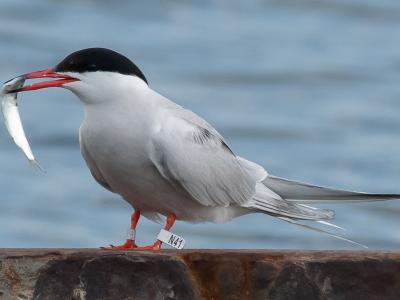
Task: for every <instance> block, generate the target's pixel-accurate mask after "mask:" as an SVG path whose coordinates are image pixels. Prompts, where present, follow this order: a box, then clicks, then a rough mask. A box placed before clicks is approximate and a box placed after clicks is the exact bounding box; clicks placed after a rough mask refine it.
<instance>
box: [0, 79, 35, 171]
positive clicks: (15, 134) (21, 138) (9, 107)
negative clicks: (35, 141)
mask: <svg viewBox="0 0 400 300" xmlns="http://www.w3.org/2000/svg"><path fill="white" fill-rule="evenodd" d="M24 82H25V77H24V76H19V77H15V78H13V79H11V80H9V81H7V82H5V83H4V84H3V87H2V89H1V91H0V97H1V111H2V113H3V117H4V123H5V124H6V127H7V131H8V133H9V134H10V136H11V137H12V139H13V140H14V142H15V144H16V145H17V146H18V147H19V148H21V150H22V151H23V152H24V154H25V156H26V157H27V158H28V160H29V162H30V163H31V164H33V165H35V166H36V167H38V168H40V169H42V168H41V167H40V165H39V163H38V162H37V161H36V159H35V156H34V155H33V153H32V150H31V147H30V146H29V143H28V140H27V139H26V136H25V132H24V128H23V126H22V123H21V118H20V116H19V112H18V106H17V93H8V92H9V91H12V90H15V89H18V88H20V87H22V86H23V84H24Z"/></svg>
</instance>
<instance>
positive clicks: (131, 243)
mask: <svg viewBox="0 0 400 300" xmlns="http://www.w3.org/2000/svg"><path fill="white" fill-rule="evenodd" d="M139 219H140V210H139V209H136V210H135V211H134V212H133V214H132V215H131V228H130V232H129V236H128V238H127V239H126V241H125V243H124V244H122V245H119V246H113V245H111V246H110V247H102V249H106V250H130V249H135V248H137V245H136V243H135V232H136V226H137V223H138V221H139Z"/></svg>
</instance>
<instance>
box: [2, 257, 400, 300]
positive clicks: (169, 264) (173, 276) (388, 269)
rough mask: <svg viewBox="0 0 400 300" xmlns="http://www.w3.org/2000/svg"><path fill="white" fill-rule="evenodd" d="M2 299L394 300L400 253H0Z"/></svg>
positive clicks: (398, 293) (398, 295)
mask: <svg viewBox="0 0 400 300" xmlns="http://www.w3.org/2000/svg"><path fill="white" fill-rule="evenodd" d="M0 299H86V300H90V299H185V300H186V299H307V300H312V299H396V300H398V299H400V253H398V252H370V251H265V250H184V251H174V250H162V251H158V252H124V251H117V252H114V251H106V250H97V249H0Z"/></svg>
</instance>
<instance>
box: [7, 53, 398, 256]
mask: <svg viewBox="0 0 400 300" xmlns="http://www.w3.org/2000/svg"><path fill="white" fill-rule="evenodd" d="M23 77H24V78H25V79H42V78H52V79H54V80H49V81H43V82H36V83H33V84H30V85H25V86H23V87H20V88H18V89H15V90H13V91H10V92H26V91H33V90H38V89H43V88H50V87H62V88H65V89H67V90H69V91H71V92H72V93H73V94H75V95H76V96H77V97H78V98H79V99H80V102H81V103H82V104H83V107H84V118H83V122H82V124H81V126H80V128H79V143H80V149H81V153H82V156H83V158H84V160H85V162H86V164H87V166H88V168H89V169H90V172H91V174H92V175H93V177H94V179H95V180H96V181H97V182H98V183H99V184H100V185H101V186H103V187H104V188H105V189H107V190H109V191H111V192H113V193H116V194H119V195H120V196H121V197H122V198H123V199H124V200H126V201H127V202H128V203H130V204H131V206H132V207H133V213H132V215H131V222H130V233H129V235H128V238H127V239H126V241H125V242H124V243H123V244H121V245H118V246H112V245H111V246H110V247H105V249H109V250H113V249H114V250H158V249H160V248H161V245H162V241H160V240H158V239H157V240H156V241H155V242H154V243H153V244H151V245H147V246H139V245H137V244H136V228H137V224H138V221H139V218H140V216H142V215H143V216H144V217H146V218H148V219H150V220H153V221H159V220H160V219H161V218H163V217H165V218H166V222H165V226H164V227H163V229H164V230H167V231H168V230H170V229H171V228H172V226H173V225H174V222H175V221H176V220H180V221H186V222H191V223H202V222H213V223H226V222H228V221H230V220H232V219H233V218H236V217H239V216H243V215H247V214H253V213H263V214H267V215H270V216H273V217H276V218H279V219H281V220H283V221H286V222H289V223H292V224H295V225H299V226H302V227H305V228H308V229H312V230H316V231H321V232H324V233H328V234H330V235H332V236H334V237H337V238H340V239H343V240H346V241H350V240H348V239H346V238H344V237H341V236H338V235H335V234H333V233H330V232H329V231H326V230H322V229H319V227H313V226H311V225H309V222H307V221H314V222H318V223H322V224H325V225H331V226H334V227H338V226H337V225H334V224H332V223H330V222H328V221H329V220H331V219H333V218H334V211H333V210H331V209H326V208H317V207H314V206H310V204H311V205H312V204H314V203H324V204H325V203H349V202H368V201H381V200H390V199H399V198H400V194H379V193H376V194H373V193H362V192H354V191H347V190H340V189H335V188H327V187H320V186H315V185H311V184H306V183H302V182H297V181H292V180H289V179H285V178H281V177H277V176H274V175H272V174H269V173H268V172H267V171H266V170H265V168H264V167H262V166H260V165H259V164H257V163H255V162H252V161H250V160H247V159H245V158H243V157H240V156H238V155H237V154H235V152H234V151H233V150H232V149H231V147H230V146H229V145H228V143H227V142H226V140H225V139H224V138H223V136H222V135H221V134H220V133H219V132H218V131H217V130H216V129H215V128H214V127H213V126H211V125H210V124H209V123H208V122H207V121H205V120H204V119H203V118H201V117H200V116H198V115H197V114H195V113H194V112H192V111H190V110H188V109H185V108H184V107H182V106H180V105H178V104H177V103H175V102H173V101H171V100H169V99H168V98H166V97H164V96H162V95H161V94H159V93H158V92H157V91H155V90H154V89H152V88H151V87H150V86H149V84H148V81H147V79H146V77H145V75H144V74H143V73H142V71H141V70H140V69H139V67H138V66H137V65H136V64H135V63H134V62H132V61H131V60H130V59H129V58H127V57H126V56H124V55H122V54H120V53H118V52H116V51H113V50H110V49H106V48H87V49H83V50H79V51H76V52H73V53H71V54H69V55H68V56H66V57H65V58H64V59H63V60H62V61H61V62H59V63H58V64H57V65H56V66H55V67H52V68H49V69H45V70H41V71H35V72H30V73H26V74H24V75H23ZM350 242H354V241H350ZM354 243H355V242H354Z"/></svg>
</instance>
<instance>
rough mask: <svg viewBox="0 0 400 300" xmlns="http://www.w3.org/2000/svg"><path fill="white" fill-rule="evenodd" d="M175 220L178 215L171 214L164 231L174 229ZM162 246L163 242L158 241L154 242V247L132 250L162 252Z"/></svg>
mask: <svg viewBox="0 0 400 300" xmlns="http://www.w3.org/2000/svg"><path fill="white" fill-rule="evenodd" d="M175 220H176V215H175V214H174V213H171V214H169V215H168V217H167V222H166V223H165V226H164V229H165V230H170V229H171V228H172V226H173V225H174V223H175ZM161 244H162V242H161V241H159V240H157V241H155V242H154V244H153V245H150V246H141V247H136V248H134V249H132V250H160V249H161Z"/></svg>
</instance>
